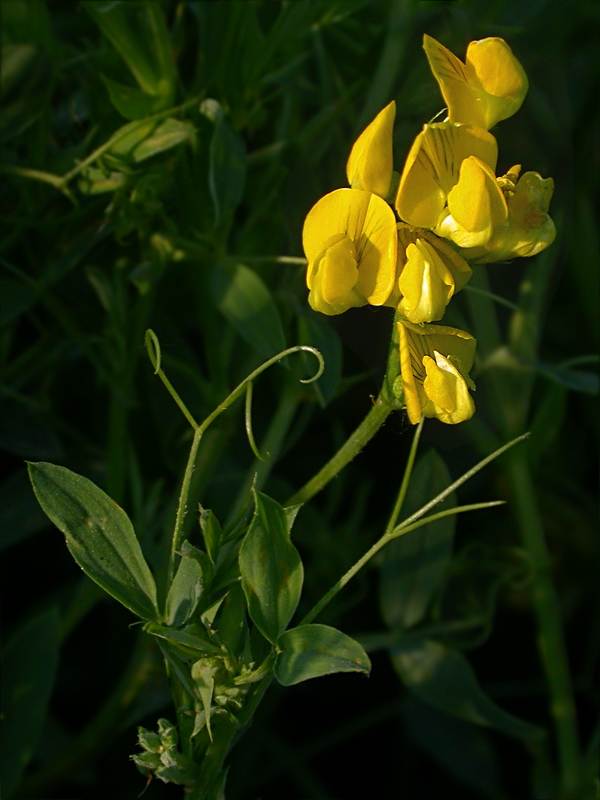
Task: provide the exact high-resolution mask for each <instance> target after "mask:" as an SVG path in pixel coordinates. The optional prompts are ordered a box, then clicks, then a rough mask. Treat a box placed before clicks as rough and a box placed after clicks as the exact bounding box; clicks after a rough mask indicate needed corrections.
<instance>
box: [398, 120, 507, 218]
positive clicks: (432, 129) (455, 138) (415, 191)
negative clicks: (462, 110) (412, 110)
mask: <svg viewBox="0 0 600 800" xmlns="http://www.w3.org/2000/svg"><path fill="white" fill-rule="evenodd" d="M469 156H476V157H477V158H478V159H480V160H481V161H483V162H484V163H485V164H487V165H488V166H489V167H490V168H491V170H492V171H494V170H495V168H496V161H497V158H498V145H497V142H496V140H495V138H494V137H493V136H492V134H491V133H488V132H487V131H484V130H482V129H481V128H472V127H470V126H468V125H454V124H452V123H450V122H434V123H432V124H431V125H425V126H424V128H423V131H422V132H421V133H420V134H419V135H418V136H417V138H416V139H415V142H414V144H413V146H412V148H411V150H410V152H409V154H408V158H407V159H406V164H405V165H404V169H403V171H402V176H401V178H400V184H399V186H398V194H397V196H396V209H397V211H398V214H399V215H400V217H401V219H403V220H404V221H405V222H408V223H410V224H411V225H415V226H417V227H420V228H434V227H435V226H436V225H437V223H438V220H439V218H440V215H441V213H442V211H443V210H444V207H445V205H446V200H447V197H448V194H449V193H450V191H451V190H452V188H453V187H454V186H455V184H456V183H457V182H458V179H459V174H460V167H461V164H462V162H463V161H464V160H465V159H466V158H468V157H469Z"/></svg>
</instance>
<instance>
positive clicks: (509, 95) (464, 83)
mask: <svg viewBox="0 0 600 800" xmlns="http://www.w3.org/2000/svg"><path fill="white" fill-rule="evenodd" d="M423 48H424V50H425V53H426V55H427V59H428V61H429V66H430V67H431V71H432V72H433V74H434V76H435V78H436V80H437V82H438V83H439V85H440V89H441V90H442V94H443V95H444V100H445V101H446V105H447V106H448V119H449V120H450V122H464V123H466V124H467V125H476V126H477V127H480V128H485V130H489V129H490V128H492V127H493V126H494V125H496V123H498V122H500V120H503V119H507V118H508V117H511V116H512V115H513V114H514V113H515V112H516V111H518V110H519V108H520V107H521V104H522V103H523V100H524V99H525V95H526V94H527V89H528V88H529V83H528V81H527V75H526V74H525V70H524V69H523V67H522V66H521V64H520V63H519V61H518V60H517V59H516V58H515V57H514V55H513V53H512V50H511V49H510V47H509V46H508V45H507V44H506V42H505V41H504V39H499V38H489V39H480V40H479V41H477V42H471V43H470V45H469V46H468V48H467V56H466V59H465V63H464V64H463V63H462V61H461V60H460V59H458V58H457V57H456V56H455V55H454V54H453V53H451V52H450V51H449V50H448V49H447V48H445V47H444V46H443V45H442V44H440V43H439V42H438V41H436V40H435V39H432V38H431V36H427V34H425V36H424V37H423Z"/></svg>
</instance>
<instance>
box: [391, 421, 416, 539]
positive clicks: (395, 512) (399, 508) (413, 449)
mask: <svg viewBox="0 0 600 800" xmlns="http://www.w3.org/2000/svg"><path fill="white" fill-rule="evenodd" d="M424 421H425V417H423V416H422V417H421V419H420V421H419V424H418V425H417V428H416V430H415V435H414V436H413V441H412V445H411V447H410V453H409V454H408V461H407V462H406V467H405V469H404V476H403V478H402V484H401V486H400V491H399V492H398V498H397V500H396V505H395V506H394V510H393V511H392V514H391V516H390V520H389V522H388V524H387V528H386V529H385V532H386V533H390V532H391V531H392V530H393V528H394V525H395V524H396V520H397V519H398V517H399V515H400V512H401V511H402V504H403V503H404V498H405V497H406V492H407V491H408V484H409V482H410V476H411V475H412V471H413V466H414V463H415V458H416V455H417V448H418V446H419V439H420V438H421V431H422V430H423V422H424Z"/></svg>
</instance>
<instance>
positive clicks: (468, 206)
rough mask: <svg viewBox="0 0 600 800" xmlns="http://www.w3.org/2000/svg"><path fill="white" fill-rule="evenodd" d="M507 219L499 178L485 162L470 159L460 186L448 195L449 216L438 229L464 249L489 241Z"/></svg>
mask: <svg viewBox="0 0 600 800" xmlns="http://www.w3.org/2000/svg"><path fill="white" fill-rule="evenodd" d="M507 217H508V210H507V207H506V201H505V199H504V195H503V193H502V190H501V189H500V186H499V185H498V182H497V180H496V176H495V175H494V173H493V172H492V170H491V169H490V168H489V167H488V165H487V164H486V163H485V162H483V161H481V160H480V159H478V158H475V157H474V156H470V157H469V158H465V160H464V161H463V162H462V164H461V167H460V176H459V180H458V183H457V184H456V186H454V188H453V189H452V191H451V192H450V193H449V195H448V215H447V216H446V217H445V218H444V220H442V221H441V222H440V224H438V226H437V227H436V229H435V230H436V233H438V234H439V235H440V236H445V237H446V238H448V239H451V240H452V241H453V242H455V243H456V244H458V245H459V246H460V247H476V246H478V245H482V244H485V243H486V242H488V241H489V240H490V238H491V236H492V233H493V229H494V227H495V226H498V225H502V224H503V223H504V222H505V221H506V219H507Z"/></svg>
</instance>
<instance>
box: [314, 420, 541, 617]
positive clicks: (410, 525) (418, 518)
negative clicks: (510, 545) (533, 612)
mask: <svg viewBox="0 0 600 800" xmlns="http://www.w3.org/2000/svg"><path fill="white" fill-rule="evenodd" d="M419 434H420V432H419V431H416V432H415V439H416V440H417V441H418V436H419ZM527 436H529V434H524V435H523V436H518V437H517V438H516V439H513V440H512V441H510V442H507V444H505V445H502V447H499V448H498V449H497V450H495V451H494V452H493V453H490V455H489V456H487V457H486V458H483V459H482V460H481V461H479V462H478V463H477V464H475V466H474V467H471V469H469V470H467V472H465V473H464V474H463V475H461V477H460V478H458V479H457V480H455V481H454V482H453V483H451V484H450V486H448V487H446V489H444V490H443V491H442V492H440V493H439V494H438V495H436V496H435V497H434V498H433V500H430V501H429V502H428V503H425V505H424V506H422V507H421V508H420V509H419V510H418V511H415V513H414V514H411V515H410V517H407V518H406V519H405V520H404V521H403V522H401V523H400V525H396V526H395V527H390V525H393V524H394V522H395V519H394V513H395V512H396V508H394V512H393V513H392V517H391V518H390V523H388V526H387V528H386V532H385V533H384V534H383V536H382V537H381V539H379V541H377V542H375V544H374V545H373V546H372V547H371V548H370V550H368V551H367V552H366V553H365V554H364V556H363V557H362V558H360V559H359V560H358V561H357V562H356V564H354V566H353V567H351V568H350V569H349V570H348V572H346V573H345V575H342V577H341V578H340V579H339V580H338V581H337V583H335V584H334V585H333V586H332V587H331V589H330V590H329V591H328V592H327V594H326V595H324V596H323V597H322V598H321V600H319V602H318V603H317V604H316V605H315V606H314V608H312V609H311V610H310V611H309V612H308V614H307V615H306V616H305V617H304V619H303V620H302V622H301V623H300V624H301V625H305V624H307V623H309V622H311V621H312V620H313V619H314V618H315V617H316V616H317V614H319V613H320V612H321V611H322V610H323V609H324V608H325V606H326V605H327V604H328V603H329V602H330V601H331V600H332V599H333V598H334V597H335V596H336V594H337V593H338V592H339V591H340V590H341V589H343V588H344V586H345V585H346V584H347V583H348V581H350V580H351V579H352V578H353V577H354V576H355V575H356V573H357V572H358V571H359V570H361V569H362V568H363V567H364V565H365V564H367V563H368V562H369V561H370V560H371V559H372V558H373V556H374V555H376V554H377V553H378V552H379V551H380V550H381V549H382V547H385V545H386V544H387V543H388V542H391V541H392V540H393V539H397V538H398V537H399V536H404V534H406V533H410V532H411V531H414V530H416V529H417V528H420V527H422V526H423V525H428V524H429V523H430V522H435V521H436V520H438V519H443V518H444V517H448V516H450V515H452V514H460V513H462V512H464V511H476V510H478V509H483V508H490V507H492V506H497V505H500V504H501V503H502V502H503V501H497V500H494V501H491V502H487V503H473V504H471V505H467V506H456V507H455V508H449V509H445V510H444V511H439V512H438V513H437V514H432V515H431V516H429V517H425V518H424V519H423V517H424V515H425V514H426V513H427V512H428V511H429V510H430V509H432V508H433V507H434V506H436V505H438V504H439V503H441V502H442V501H443V500H445V499H446V498H447V497H448V496H449V495H451V494H452V492H454V491H455V490H456V489H458V487H459V486H462V484H463V483H465V482H466V481H468V480H469V479H470V478H472V477H473V476H474V475H475V474H476V473H477V472H479V471H480V470H482V469H483V468H484V467H485V466H487V465H488V464H489V463H490V462H491V461H493V460H494V459H496V458H498V456H501V455H502V454H503V453H504V452H506V451H507V450H508V449H510V448H511V447H513V446H514V445H515V444H518V443H519V442H522V441H523V439H526V438H527ZM413 449H416V445H415V444H414V441H413ZM411 455H412V452H411ZM408 469H409V465H408V464H407V471H408ZM405 474H406V473H405ZM404 482H405V481H404V480H403V481H402V483H403V485H404ZM402 491H403V490H402V488H401V489H400V496H399V499H400V497H401V496H402ZM399 505H401V503H398V502H397V503H396V507H398V506H399Z"/></svg>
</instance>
